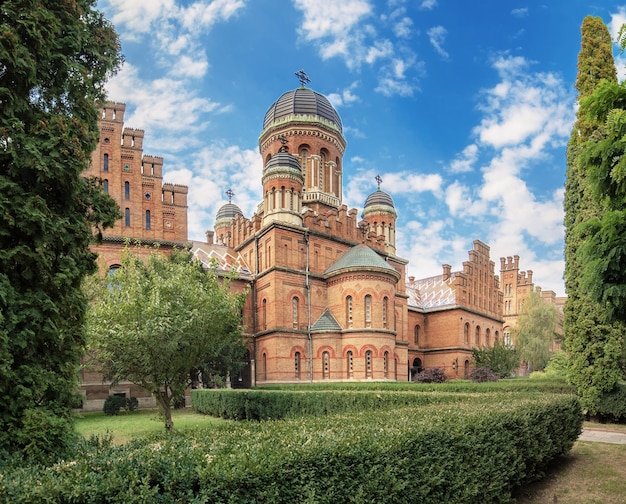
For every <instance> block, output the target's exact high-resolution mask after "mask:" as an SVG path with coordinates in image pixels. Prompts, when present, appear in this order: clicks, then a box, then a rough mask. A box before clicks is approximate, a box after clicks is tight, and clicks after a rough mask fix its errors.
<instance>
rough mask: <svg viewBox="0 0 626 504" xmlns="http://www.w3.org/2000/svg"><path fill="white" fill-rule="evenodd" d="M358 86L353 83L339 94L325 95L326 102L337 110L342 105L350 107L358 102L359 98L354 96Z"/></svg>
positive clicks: (356, 83)
mask: <svg viewBox="0 0 626 504" xmlns="http://www.w3.org/2000/svg"><path fill="white" fill-rule="evenodd" d="M358 85H359V83H358V82H353V83H352V84H350V86H348V87H347V88H345V89H344V90H343V91H341V92H340V93H329V94H328V95H326V98H328V101H329V102H330V103H331V104H332V106H333V107H335V108H339V107H342V106H344V105H351V104H353V103H355V102H358V101H360V98H359V97H358V96H357V95H355V94H354V90H355V89H356V88H357V87H358Z"/></svg>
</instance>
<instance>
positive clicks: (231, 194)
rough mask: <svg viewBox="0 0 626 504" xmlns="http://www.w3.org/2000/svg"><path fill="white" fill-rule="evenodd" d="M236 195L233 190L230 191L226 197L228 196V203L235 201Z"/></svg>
mask: <svg viewBox="0 0 626 504" xmlns="http://www.w3.org/2000/svg"><path fill="white" fill-rule="evenodd" d="M234 195H235V193H234V192H233V190H232V189H230V188H229V189H228V191H226V196H228V202H229V203H232V200H233V196H234Z"/></svg>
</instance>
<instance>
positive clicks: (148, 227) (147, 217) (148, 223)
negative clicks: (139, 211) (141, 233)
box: [146, 210, 150, 229]
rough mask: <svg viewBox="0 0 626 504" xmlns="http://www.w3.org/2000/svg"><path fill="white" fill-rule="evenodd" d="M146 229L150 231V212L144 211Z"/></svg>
mask: <svg viewBox="0 0 626 504" xmlns="http://www.w3.org/2000/svg"><path fill="white" fill-rule="evenodd" d="M146 229H150V210H146Z"/></svg>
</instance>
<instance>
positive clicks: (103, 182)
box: [102, 179, 109, 194]
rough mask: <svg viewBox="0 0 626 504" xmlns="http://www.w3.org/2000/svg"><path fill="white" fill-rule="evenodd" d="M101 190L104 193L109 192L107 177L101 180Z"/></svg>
mask: <svg viewBox="0 0 626 504" xmlns="http://www.w3.org/2000/svg"><path fill="white" fill-rule="evenodd" d="M102 190H103V191H104V194H109V181H108V180H107V179H104V180H103V181H102Z"/></svg>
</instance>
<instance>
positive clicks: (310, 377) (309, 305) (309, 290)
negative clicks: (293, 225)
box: [304, 231, 313, 383]
mask: <svg viewBox="0 0 626 504" xmlns="http://www.w3.org/2000/svg"><path fill="white" fill-rule="evenodd" d="M304 241H305V242H306V276H305V286H306V296H307V300H306V305H307V310H306V311H307V314H306V316H307V324H306V327H307V336H308V338H309V381H310V382H311V383H313V335H312V334H311V284H310V282H309V232H308V231H305V232H304Z"/></svg>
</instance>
